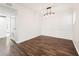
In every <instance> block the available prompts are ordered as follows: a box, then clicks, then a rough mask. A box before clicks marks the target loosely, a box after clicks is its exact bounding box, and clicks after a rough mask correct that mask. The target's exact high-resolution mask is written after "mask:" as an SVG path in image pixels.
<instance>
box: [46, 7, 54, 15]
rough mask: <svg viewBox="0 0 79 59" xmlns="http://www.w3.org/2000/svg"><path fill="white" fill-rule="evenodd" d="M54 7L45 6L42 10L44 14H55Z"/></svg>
mask: <svg viewBox="0 0 79 59" xmlns="http://www.w3.org/2000/svg"><path fill="white" fill-rule="evenodd" d="M54 9H55V8H54V7H47V8H46V9H45V10H44V16H46V15H52V14H55V10H54Z"/></svg>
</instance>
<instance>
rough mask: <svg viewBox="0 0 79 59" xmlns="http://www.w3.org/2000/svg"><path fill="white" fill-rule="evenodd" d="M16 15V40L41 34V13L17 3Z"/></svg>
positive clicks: (23, 39) (19, 40)
mask: <svg viewBox="0 0 79 59" xmlns="http://www.w3.org/2000/svg"><path fill="white" fill-rule="evenodd" d="M14 8H16V10H17V16H16V36H17V37H16V42H22V41H25V40H28V39H31V38H33V37H36V36H39V34H40V27H39V26H40V25H39V23H40V22H39V21H40V20H39V19H40V17H39V15H38V14H37V13H36V12H34V11H32V10H31V9H29V8H25V7H23V6H19V5H15V6H14Z"/></svg>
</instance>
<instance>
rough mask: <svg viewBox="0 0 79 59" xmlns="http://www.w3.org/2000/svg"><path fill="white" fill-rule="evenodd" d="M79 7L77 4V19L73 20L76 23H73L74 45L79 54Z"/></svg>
mask: <svg viewBox="0 0 79 59" xmlns="http://www.w3.org/2000/svg"><path fill="white" fill-rule="evenodd" d="M78 6H79V4H76V5H75V8H74V12H75V13H74V14H75V15H74V16H75V18H73V20H75V21H74V23H73V43H74V45H75V48H76V50H77V52H78V54H79V7H78Z"/></svg>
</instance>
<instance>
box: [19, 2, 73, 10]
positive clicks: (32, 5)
mask: <svg viewBox="0 0 79 59" xmlns="http://www.w3.org/2000/svg"><path fill="white" fill-rule="evenodd" d="M20 5H23V6H24V7H28V8H30V9H33V10H35V11H40V10H43V9H45V8H47V7H49V6H54V7H55V8H61V7H62V8H63V9H67V8H72V4H71V3H69V4H68V3H21V4H20Z"/></svg>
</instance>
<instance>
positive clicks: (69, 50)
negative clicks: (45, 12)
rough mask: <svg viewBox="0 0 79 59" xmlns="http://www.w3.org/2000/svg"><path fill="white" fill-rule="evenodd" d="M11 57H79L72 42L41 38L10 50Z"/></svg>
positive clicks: (46, 37)
mask: <svg viewBox="0 0 79 59" xmlns="http://www.w3.org/2000/svg"><path fill="white" fill-rule="evenodd" d="M9 55H11V56H77V55H78V54H77V52H76V49H75V47H74V45H73V42H72V40H66V39H61V38H55V37H49V36H39V37H36V38H33V39H31V40H28V41H25V42H22V43H20V44H16V43H15V42H14V45H13V46H11V48H10V53H9Z"/></svg>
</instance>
